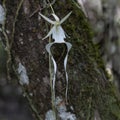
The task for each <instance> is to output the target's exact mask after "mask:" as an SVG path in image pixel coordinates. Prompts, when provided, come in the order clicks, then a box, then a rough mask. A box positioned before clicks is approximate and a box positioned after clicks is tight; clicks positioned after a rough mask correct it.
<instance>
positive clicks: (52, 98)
mask: <svg viewBox="0 0 120 120" xmlns="http://www.w3.org/2000/svg"><path fill="white" fill-rule="evenodd" d="M49 43H51V37H49ZM51 63H52V61H51V55H49V73H50V87H51V101H52V110H53V112H54V117H55V118H56V109H55V91H53V87H52V86H53V84H52V81H53V75H52V73H53V70H52V64H51Z"/></svg>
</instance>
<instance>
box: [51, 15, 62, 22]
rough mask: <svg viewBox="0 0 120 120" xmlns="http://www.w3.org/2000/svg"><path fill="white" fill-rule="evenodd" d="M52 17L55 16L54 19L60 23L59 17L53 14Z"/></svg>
mask: <svg viewBox="0 0 120 120" xmlns="http://www.w3.org/2000/svg"><path fill="white" fill-rule="evenodd" d="M52 15H53V17H54V18H55V20H56V21H58V22H59V21H60V19H59V17H58V16H57V15H55V14H52Z"/></svg>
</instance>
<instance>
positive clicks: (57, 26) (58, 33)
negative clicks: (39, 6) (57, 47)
mask: <svg viewBox="0 0 120 120" xmlns="http://www.w3.org/2000/svg"><path fill="white" fill-rule="evenodd" d="M71 13H72V12H70V13H68V14H67V15H66V16H65V17H64V18H63V19H62V20H60V19H59V17H58V16H57V15H55V14H52V15H53V17H54V18H55V21H52V20H50V19H49V18H47V17H46V16H44V15H42V14H41V13H39V14H40V16H41V17H42V18H44V19H45V20H46V21H47V22H49V23H51V24H52V25H53V27H52V28H51V30H50V32H49V33H48V34H47V35H46V36H45V37H44V38H43V40H44V39H46V38H47V37H49V36H50V35H52V38H53V39H54V40H55V42H56V43H62V42H65V41H64V39H65V38H66V36H65V32H64V30H63V28H62V26H61V24H62V23H63V22H64V21H65V20H66V19H67V18H68V17H69V16H70V15H71Z"/></svg>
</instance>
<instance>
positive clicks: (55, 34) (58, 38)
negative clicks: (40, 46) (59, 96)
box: [39, 12, 72, 102]
mask: <svg viewBox="0 0 120 120" xmlns="http://www.w3.org/2000/svg"><path fill="white" fill-rule="evenodd" d="M71 13H72V12H70V13H68V14H67V15H66V16H65V17H64V18H63V19H62V20H60V19H59V17H58V16H57V15H55V14H52V15H53V17H54V18H55V21H53V20H50V19H49V18H47V17H46V16H44V15H42V14H41V13H39V14H40V16H41V17H42V18H44V19H45V20H46V21H48V22H49V23H50V24H52V25H53V27H52V28H51V30H50V32H49V33H48V34H47V35H46V36H45V37H44V38H43V40H44V39H46V38H47V37H49V36H51V35H52V38H53V39H54V40H55V41H54V42H51V43H49V44H47V45H46V50H47V52H48V53H49V55H50V57H51V60H52V62H53V67H54V69H53V78H52V89H53V91H54V93H53V94H54V95H53V97H54V99H55V81H56V73H57V63H56V61H55V59H54V57H53V55H52V52H51V47H52V46H53V45H54V44H55V43H65V45H66V46H67V53H66V56H65V58H64V70H65V78H66V93H65V96H66V102H67V91H68V74H67V59H68V53H69V51H70V49H71V47H72V45H71V43H69V42H66V41H64V39H65V38H66V36H65V32H64V30H63V28H62V26H61V24H62V23H63V22H64V21H65V20H66V19H67V18H68V17H69V16H70V15H71Z"/></svg>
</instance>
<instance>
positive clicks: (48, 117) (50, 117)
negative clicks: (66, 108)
mask: <svg viewBox="0 0 120 120" xmlns="http://www.w3.org/2000/svg"><path fill="white" fill-rule="evenodd" d="M45 120H56V119H55V116H54V112H53V111H52V110H49V111H48V112H47V113H46V116H45Z"/></svg>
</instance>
